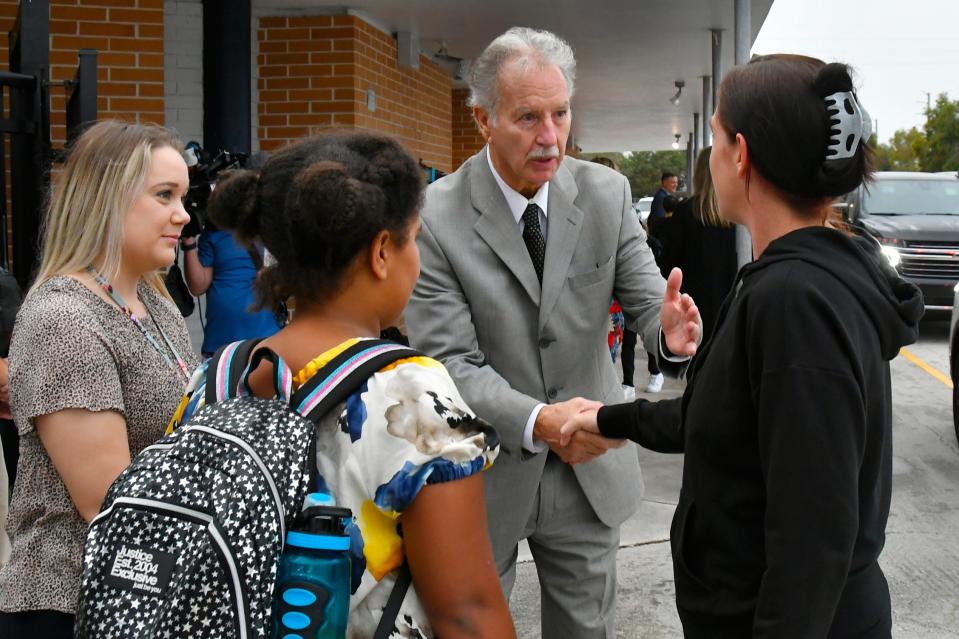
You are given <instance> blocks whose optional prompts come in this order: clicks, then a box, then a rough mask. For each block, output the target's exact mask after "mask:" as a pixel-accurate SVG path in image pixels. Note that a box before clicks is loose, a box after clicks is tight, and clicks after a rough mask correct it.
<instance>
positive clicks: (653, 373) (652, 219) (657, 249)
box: [624, 171, 696, 395]
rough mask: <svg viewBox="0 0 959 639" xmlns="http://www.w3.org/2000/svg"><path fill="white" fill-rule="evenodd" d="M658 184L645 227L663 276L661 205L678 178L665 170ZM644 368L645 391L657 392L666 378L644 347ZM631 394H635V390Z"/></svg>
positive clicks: (663, 219) (663, 214)
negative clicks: (645, 374)
mask: <svg viewBox="0 0 959 639" xmlns="http://www.w3.org/2000/svg"><path fill="white" fill-rule="evenodd" d="M659 184H660V186H659V190H658V191H656V193H655V194H654V195H653V202H652V205H651V207H650V209H649V217H648V218H646V227H647V228H648V229H649V238H648V241H649V245H650V248H651V249H652V251H653V256H654V257H655V258H656V264H657V265H658V266H659V270H660V271H661V272H662V273H663V276H664V277H665V276H666V275H668V274H669V270H668V269H666V268H665V267H664V262H663V257H664V255H665V253H666V251H667V247H666V237H665V226H666V221H667V216H668V214H667V212H666V209H665V207H664V206H663V202H664V201H665V200H666V198H667V197H668V196H669V195H672V194H673V193H675V192H676V189H677V188H679V178H678V177H677V176H676V174H675V173H670V172H669V171H666V172H664V173H663V175H662V177H660V180H659ZM693 299H696V298H693ZM646 370H647V372H648V373H649V381H648V382H647V383H646V392H647V393H658V392H659V391H661V390H663V383H664V382H665V381H666V378H665V377H664V376H663V372H662V371H661V370H659V364H658V363H657V361H656V356H655V355H654V354H653V353H652V352H651V351H650V350H649V349H646ZM624 383H625V380H624ZM633 394H634V395H635V392H634V393H633Z"/></svg>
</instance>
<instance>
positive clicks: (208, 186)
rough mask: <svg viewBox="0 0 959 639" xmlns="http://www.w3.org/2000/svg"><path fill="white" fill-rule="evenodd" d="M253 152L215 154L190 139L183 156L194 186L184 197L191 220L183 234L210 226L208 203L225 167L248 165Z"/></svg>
mask: <svg viewBox="0 0 959 639" xmlns="http://www.w3.org/2000/svg"><path fill="white" fill-rule="evenodd" d="M248 157H249V156H247V154H246V153H233V152H231V151H220V152H219V153H217V154H216V155H213V156H211V154H210V153H209V152H208V151H205V150H203V149H202V148H200V145H199V144H197V143H196V142H190V143H189V144H187V145H186V149H185V150H184V151H183V159H184V160H185V161H186V164H187V167H188V169H189V171H190V188H189V189H188V190H187V194H186V197H185V198H184V200H183V206H184V208H186V212H187V213H189V214H190V221H189V223H187V225H186V226H184V227H183V233H182V235H183V237H196V236H197V235H199V234H200V233H202V232H203V229H204V228H205V227H206V226H207V219H206V205H207V202H208V201H209V199H210V193H211V192H212V191H213V187H214V186H216V181H217V179H218V178H217V176H218V175H219V173H220V172H221V171H225V170H228V169H239V168H243V167H244V166H246V161H247V159H248Z"/></svg>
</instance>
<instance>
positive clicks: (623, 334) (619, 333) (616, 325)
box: [592, 155, 695, 401]
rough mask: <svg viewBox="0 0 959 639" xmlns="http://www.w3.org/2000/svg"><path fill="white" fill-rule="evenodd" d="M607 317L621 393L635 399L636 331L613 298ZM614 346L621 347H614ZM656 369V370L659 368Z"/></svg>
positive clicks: (600, 159) (605, 162) (609, 163)
mask: <svg viewBox="0 0 959 639" xmlns="http://www.w3.org/2000/svg"><path fill="white" fill-rule="evenodd" d="M592 161H593V162H596V163H597V164H602V165H603V166H607V167H609V168H611V169H613V170H614V171H619V167H618V166H616V163H615V162H613V160H612V159H611V158H608V157H606V156H602V155H601V156H598V157H595V158H593V160H592ZM693 299H695V298H693ZM609 318H610V323H611V329H610V334H609V350H610V353H611V354H612V356H613V361H614V362H615V361H616V354H617V352H618V351H620V350H621V353H622V357H621V359H620V361H621V363H622V368H623V395H625V396H626V401H632V400H634V399H636V388H635V385H634V383H633V377H634V376H635V374H636V339H637V335H636V331H634V330H632V329H631V328H629V327H628V326H626V321H625V319H624V317H623V308H622V307H621V306H620V305H619V302H617V301H616V300H613V303H612V305H611V306H610V308H609ZM614 346H616V347H621V349H620V348H614ZM656 370H657V371H658V370H659V368H657V369H656Z"/></svg>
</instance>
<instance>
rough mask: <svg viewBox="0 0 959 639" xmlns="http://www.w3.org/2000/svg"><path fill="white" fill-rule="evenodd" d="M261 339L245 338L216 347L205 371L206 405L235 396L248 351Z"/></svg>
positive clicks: (241, 378) (247, 358)
mask: <svg viewBox="0 0 959 639" xmlns="http://www.w3.org/2000/svg"><path fill="white" fill-rule="evenodd" d="M261 341H262V340H259V339H247V340H243V341H242V342H231V343H230V344H226V345H224V346H221V347H220V348H218V349H217V351H216V352H215V353H214V354H213V357H211V358H210V364H209V366H208V367H207V371H206V390H205V391H204V398H205V400H206V404H207V405H208V406H209V405H212V404H215V403H217V402H222V401H223V400H225V399H230V398H231V397H235V396H236V393H237V389H238V388H239V385H240V382H241V381H242V380H243V371H244V369H246V363H247V361H248V360H249V359H250V353H251V352H252V351H253V349H254V348H256V345H257V344H259V343H260V342H261Z"/></svg>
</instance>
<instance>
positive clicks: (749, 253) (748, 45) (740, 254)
mask: <svg viewBox="0 0 959 639" xmlns="http://www.w3.org/2000/svg"><path fill="white" fill-rule="evenodd" d="M735 2H736V12H735V27H734V29H733V33H735V35H736V41H735V42H736V65H737V66H738V65H741V64H747V63H748V62H749V50H750V49H752V46H753V41H752V0H735ZM752 261H753V242H752V238H751V237H749V231H747V230H746V227H745V226H742V225H741V224H739V225H737V226H736V262H737V263H738V264H739V266H742V265H744V264H748V263H749V262H752Z"/></svg>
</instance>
